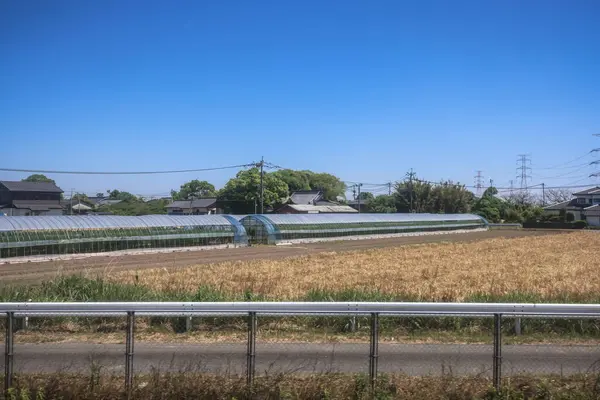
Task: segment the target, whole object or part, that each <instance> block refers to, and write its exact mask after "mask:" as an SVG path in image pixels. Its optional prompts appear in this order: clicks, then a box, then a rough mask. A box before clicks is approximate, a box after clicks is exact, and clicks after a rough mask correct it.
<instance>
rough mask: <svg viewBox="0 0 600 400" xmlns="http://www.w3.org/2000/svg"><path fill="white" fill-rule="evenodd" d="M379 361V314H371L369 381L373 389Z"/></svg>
mask: <svg viewBox="0 0 600 400" xmlns="http://www.w3.org/2000/svg"><path fill="white" fill-rule="evenodd" d="M378 359H379V314H377V313H372V314H371V348H370V350H369V379H370V381H371V389H374V388H375V383H376V382H377V361H378Z"/></svg>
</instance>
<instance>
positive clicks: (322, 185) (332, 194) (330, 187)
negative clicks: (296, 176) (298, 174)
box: [302, 171, 346, 201]
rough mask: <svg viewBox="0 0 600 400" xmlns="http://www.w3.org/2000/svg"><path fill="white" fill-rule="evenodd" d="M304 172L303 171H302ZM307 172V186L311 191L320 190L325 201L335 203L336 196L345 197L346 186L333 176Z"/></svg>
mask: <svg viewBox="0 0 600 400" xmlns="http://www.w3.org/2000/svg"><path fill="white" fill-rule="evenodd" d="M302 172H304V171H302ZM307 172H309V173H310V174H309V185H310V188H311V189H312V190H320V191H322V192H323V196H324V197H325V199H327V200H331V201H335V200H336V199H337V197H338V196H341V197H345V193H346V184H345V183H344V182H342V181H341V180H340V178H338V177H337V176H335V175H331V174H328V173H325V172H322V173H314V172H310V171H307Z"/></svg>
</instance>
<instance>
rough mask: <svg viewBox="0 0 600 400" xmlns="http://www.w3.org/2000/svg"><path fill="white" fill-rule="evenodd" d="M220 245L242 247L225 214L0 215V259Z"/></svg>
mask: <svg viewBox="0 0 600 400" xmlns="http://www.w3.org/2000/svg"><path fill="white" fill-rule="evenodd" d="M226 244H232V245H246V244H248V237H247V236H246V231H245V229H244V227H243V226H242V225H241V224H240V222H239V221H238V220H237V219H236V218H233V217H231V216H228V215H194V216H192V215H190V216H174V215H147V216H141V217H124V216H112V215H102V216H99V215H98V216H28V217H0V258H7V257H24V256H35V255H52V254H75V253H100V252H106V251H117V250H133V249H151V248H167V247H187V246H215V245H226Z"/></svg>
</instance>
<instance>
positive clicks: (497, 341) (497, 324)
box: [493, 314, 502, 390]
mask: <svg viewBox="0 0 600 400" xmlns="http://www.w3.org/2000/svg"><path fill="white" fill-rule="evenodd" d="M493 379H494V388H496V390H500V386H501V379H502V315H501V314H494V366H493Z"/></svg>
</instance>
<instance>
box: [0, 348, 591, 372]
mask: <svg viewBox="0 0 600 400" xmlns="http://www.w3.org/2000/svg"><path fill="white" fill-rule="evenodd" d="M124 351H125V346H124V345H115V344H90V343H43V344H17V345H15V352H14V354H15V356H14V363H15V364H14V367H15V372H23V373H50V372H57V371H61V372H83V373H85V372H89V371H90V370H91V366H92V364H96V365H99V366H102V369H101V370H103V371H105V372H109V373H110V372H112V373H117V374H118V373H122V372H123V371H124V361H125V356H124ZM134 352H135V356H134V368H135V372H136V373H145V372H149V371H150V370H151V369H152V368H158V369H159V370H161V371H173V372H176V371H185V370H194V371H205V372H229V373H243V372H244V369H245V365H246V346H245V344H242V343H236V344H222V343H219V344H161V343H136V345H135V349H134ZM502 353H503V354H502V355H503V375H513V374H518V373H534V374H562V375H569V374H573V373H584V372H586V371H591V370H593V371H595V372H596V373H600V346H556V345H517V346H512V345H511V346H508V345H507V346H503V347H502ZM3 364H4V359H2V360H1V361H0V367H1V368H2V369H3ZM368 364H369V344H368V343H364V344H363V343H359V344H347V343H344V344H315V343H307V344H305V343H285V344H284V343H265V344H261V343H259V344H257V346H256V368H257V373H259V374H260V373H264V372H267V371H268V372H269V373H276V372H287V373H292V372H294V373H315V372H365V373H366V372H367V371H368ZM491 365H492V346H491V345H454V344H449V345H446V344H380V345H379V371H380V372H396V373H404V374H408V375H413V376H418V375H440V374H442V373H445V374H448V373H451V374H454V375H474V374H484V375H490V374H491ZM2 369H0V370H2Z"/></svg>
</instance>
